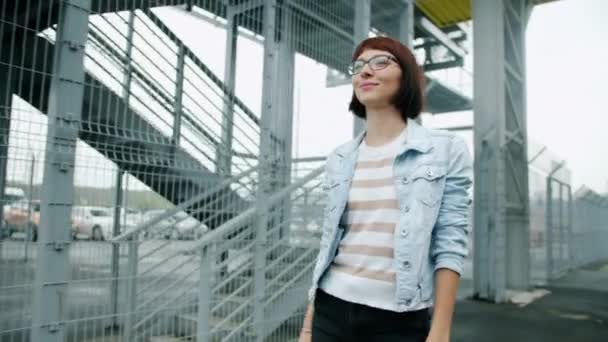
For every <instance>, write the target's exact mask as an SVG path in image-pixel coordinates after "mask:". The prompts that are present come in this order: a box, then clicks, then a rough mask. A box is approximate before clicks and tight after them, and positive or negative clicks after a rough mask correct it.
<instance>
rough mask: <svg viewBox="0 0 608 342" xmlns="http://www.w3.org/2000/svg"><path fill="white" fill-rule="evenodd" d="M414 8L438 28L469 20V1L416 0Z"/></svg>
mask: <svg viewBox="0 0 608 342" xmlns="http://www.w3.org/2000/svg"><path fill="white" fill-rule="evenodd" d="M416 6H417V7H418V8H419V9H420V10H421V11H422V12H423V13H424V14H425V15H426V16H427V17H428V18H429V19H430V20H431V21H432V22H433V23H434V24H435V25H437V26H438V27H445V26H449V25H454V24H457V23H460V22H463V21H467V20H470V19H471V0H416Z"/></svg>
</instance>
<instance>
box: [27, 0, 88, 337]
mask: <svg viewBox="0 0 608 342" xmlns="http://www.w3.org/2000/svg"><path fill="white" fill-rule="evenodd" d="M59 6H60V8H59V20H58V24H57V39H56V43H55V53H54V59H53V75H52V82H51V91H50V95H49V107H48V131H47V144H46V157H45V161H46V162H45V165H44V176H43V188H42V196H41V197H42V198H41V199H42V201H41V215H40V216H41V217H40V229H39V233H38V235H39V237H38V239H39V243H38V257H37V259H36V275H35V281H34V303H33V306H32V313H33V315H32V335H31V340H32V341H34V342H62V341H65V340H66V337H67V336H66V330H67V329H66V328H67V326H66V325H65V320H66V319H67V317H66V315H67V311H66V307H67V302H66V300H67V299H68V293H67V290H68V287H67V282H68V281H69V279H70V263H69V246H70V240H71V233H72V232H71V223H70V217H71V210H72V203H73V196H74V162H75V160H74V159H75V152H76V141H77V138H78V128H79V125H80V124H79V122H80V117H81V111H82V101H83V93H84V46H85V43H86V40H87V32H88V23H89V14H90V7H91V1H90V0H64V1H62V2H61V3H60V5H59Z"/></svg>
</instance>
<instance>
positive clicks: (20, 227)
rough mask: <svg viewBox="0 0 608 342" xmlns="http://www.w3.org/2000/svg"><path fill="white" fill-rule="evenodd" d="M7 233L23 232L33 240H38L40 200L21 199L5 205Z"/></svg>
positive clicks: (4, 223) (4, 215) (10, 234)
mask: <svg viewBox="0 0 608 342" xmlns="http://www.w3.org/2000/svg"><path fill="white" fill-rule="evenodd" d="M3 218H4V222H3V226H4V227H5V235H6V236H7V237H11V236H12V235H13V234H14V233H23V234H25V236H26V237H29V239H30V240H32V241H37V240H38V227H39V226H40V201H39V200H33V201H31V202H30V201H28V200H27V199H20V200H18V201H15V202H13V203H11V204H9V205H7V206H4V207H3Z"/></svg>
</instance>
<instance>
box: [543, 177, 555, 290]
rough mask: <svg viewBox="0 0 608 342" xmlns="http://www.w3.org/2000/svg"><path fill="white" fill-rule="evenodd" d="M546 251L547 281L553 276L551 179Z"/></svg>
mask: <svg viewBox="0 0 608 342" xmlns="http://www.w3.org/2000/svg"><path fill="white" fill-rule="evenodd" d="M545 251H546V253H547V255H546V257H547V260H546V265H547V281H549V280H550V279H551V278H552V276H553V190H552V183H551V177H547V211H546V222H545Z"/></svg>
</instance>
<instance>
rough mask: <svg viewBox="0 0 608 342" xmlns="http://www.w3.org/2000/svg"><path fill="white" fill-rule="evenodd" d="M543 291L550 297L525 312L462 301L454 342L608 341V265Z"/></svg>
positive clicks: (591, 268) (513, 306)
mask: <svg viewBox="0 0 608 342" xmlns="http://www.w3.org/2000/svg"><path fill="white" fill-rule="evenodd" d="M462 285H464V287H465V289H467V288H468V287H469V286H470V285H472V284H470V282H464V283H463V284H462ZM543 289H545V290H548V291H550V293H549V294H547V295H545V296H544V297H542V298H540V299H537V300H535V301H533V302H531V303H530V304H528V305H526V306H523V307H520V306H518V305H516V304H512V303H508V304H491V303H486V302H482V301H476V300H472V299H470V297H468V298H464V299H463V298H462V297H460V296H459V297H460V298H461V299H460V300H459V302H458V304H457V306H456V314H455V317H454V326H453V333H452V341H453V342H461V341H462V342H464V341H466V342H474V341H492V342H503V341H504V342H513V341H517V342H520V341H526V342H527V341H534V342H536V341H538V342H542V341H547V342H549V341H550V342H587V341H589V342H608V261H607V262H604V263H598V264H596V265H591V266H589V267H585V268H582V269H579V270H576V271H573V272H571V273H569V274H567V275H566V276H565V277H564V278H562V279H560V280H557V281H554V282H552V283H551V284H549V285H548V286H546V287H543ZM464 292H465V293H466V292H467V291H466V290H465V291H464Z"/></svg>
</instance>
